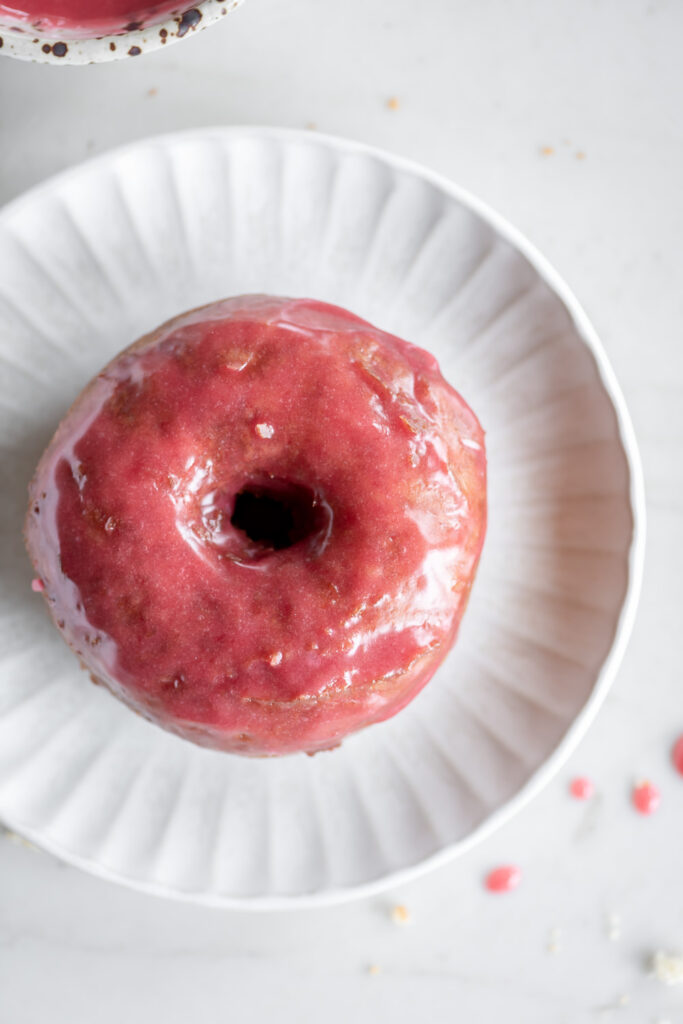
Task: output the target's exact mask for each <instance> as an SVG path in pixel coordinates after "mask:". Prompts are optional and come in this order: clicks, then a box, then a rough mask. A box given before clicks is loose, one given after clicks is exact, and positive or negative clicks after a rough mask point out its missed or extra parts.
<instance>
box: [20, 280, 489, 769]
mask: <svg viewBox="0 0 683 1024" xmlns="http://www.w3.org/2000/svg"><path fill="white" fill-rule="evenodd" d="M485 467H486V461H485V454H484V439H483V432H482V429H481V427H480V425H479V423H478V421H477V419H476V417H475V416H474V414H473V413H472V412H471V410H470V409H469V407H468V406H467V405H466V404H465V402H464V401H463V400H462V399H461V398H460V397H459V396H458V395H457V394H456V393H455V392H454V391H453V389H452V388H450V387H449V385H447V384H446V383H445V381H444V380H443V378H442V377H441V374H440V372H439V369H438V366H437V363H436V361H435V360H434V359H433V357H432V356H430V355H429V354H427V353H426V352H424V351H423V350H421V349H419V348H416V347H415V346H412V345H410V344H408V343H406V342H403V341H400V340H399V339H397V338H394V337H392V336H390V335H387V334H385V333H383V332H381V331H379V330H377V329H376V328H374V327H371V326H370V325H369V324H367V323H365V322H363V321H361V320H359V319H358V318H356V317H355V316H353V315H352V314H350V313H347V312H346V311H344V310H341V309H338V308H336V307H333V306H328V305H325V304H322V303H318V302H313V301H308V300H290V299H274V298H268V297H264V296H246V297H242V298H237V299H231V300H226V301H224V302H220V303H216V304H214V305H212V306H208V307H204V308H203V309H200V310H196V311H193V312H191V313H188V314H185V315H183V316H181V317H178V318H177V319H175V320H174V321H171V322H170V323H168V324H166V325H164V326H162V327H161V328H159V329H158V330H157V331H156V332H154V333H153V334H152V335H150V336H148V337H147V338H144V339H142V340H141V341H140V342H138V343H136V345H134V346H132V347H131V348H130V349H127V350H126V351H124V352H123V353H121V354H120V355H119V356H118V357H117V358H116V359H115V360H114V361H113V362H112V363H110V364H109V366H108V367H107V368H105V370H104V371H102V373H101V374H100V375H99V376H98V377H97V378H95V379H94V381H93V382H91V384H90V385H89V386H88V387H87V388H86V389H85V391H84V392H83V393H82V394H81V396H80V397H79V399H78V400H77V401H76V403H75V405H74V406H73V407H72V409H71V411H70V412H69V414H68V415H67V417H66V418H65V419H64V421H63V422H62V424H61V425H60V427H59V429H58V431H57V433H56V435H55V437H54V439H53V441H52V442H51V444H50V446H49V447H48V449H47V451H46V453H45V454H44V456H43V458H42V460H41V462H40V464H39V467H38V469H37V471H36V475H35V477H34V480H33V482H32V485H31V489H30V498H31V501H30V506H29V512H28V516H27V541H28V546H29V551H30V553H31V555H32V558H33V561H34V564H35V567H36V571H37V573H38V575H39V576H40V578H41V579H42V580H43V582H44V585H45V593H46V597H47V600H48V602H49V604H50V607H51V611H52V614H53V616H54V618H55V621H56V622H57V624H58V625H59V627H60V629H61V630H62V632H63V633H64V635H65V637H66V639H67V640H68V642H69V643H70V644H71V645H72V647H73V648H74V649H75V650H76V652H77V653H78V655H79V656H80V658H81V660H82V662H83V663H84V664H85V665H86V666H87V668H88V669H89V670H90V671H91V673H92V674H93V676H94V677H96V679H98V680H100V681H102V682H104V683H105V684H106V685H108V686H109V687H110V688H111V689H112V690H113V691H114V692H115V693H117V694H118V695H119V696H121V697H122V698H123V699H124V700H126V702H127V703H129V704H130V705H132V706H133V707H135V708H136V709H137V710H139V711H141V712H142V713H143V714H145V715H146V716H147V717H149V718H151V719H153V720H154V721H156V722H158V723H159V724H161V725H163V726H165V727H166V728H169V729H172V730H173V731H175V732H178V733H180V734H181V735H183V736H185V737H187V738H190V739H193V740H195V741H196V742H200V743H204V744H206V745H209V746H215V747H218V748H220V749H224V750H232V751H238V752H242V753H249V754H280V753H287V752H292V751H296V750H306V751H314V750H317V749H321V748H324V747H328V746H332V745H335V744H336V743H338V742H339V741H340V739H341V738H342V737H343V736H344V735H345V734H346V733H348V732H350V731H353V730H355V729H358V728H360V727H362V726H364V725H367V724H369V723H371V722H374V721H379V720H381V719H383V718H387V717H389V716H390V715H392V714H394V713H395V712H396V711H398V710H399V709H400V708H401V707H403V706H404V705H405V704H407V703H408V702H409V701H410V700H411V699H412V697H413V696H415V694H416V693H417V692H418V691H419V690H420V689H421V687H422V686H424V684H425V683H426V682H427V681H428V679H429V678H430V677H431V676H432V674H433V673H434V671H435V669H436V668H437V666H438V664H439V663H440V662H441V660H442V659H443V657H444V656H445V654H446V653H447V651H448V649H449V647H450V645H451V643H452V641H453V639H454V638H455V634H456V631H457V628H458V625H459V622H460V618H461V616H462V613H463V611H464V608H465V604H466V601H467V597H468V594H469V591H470V587H471V584H472V580H473V577H474V572H475V569H476V565H477V562H478V559H479V555H480V552H481V546H482V543H483V539H484V532H485V520H486V502H485V472H486V468H485ZM245 487H251V488H252V489H255V490H258V489H259V488H266V489H268V488H270V489H271V490H272V489H275V491H278V489H282V488H285V489H291V488H294V489H295V490H296V491H297V493H303V494H306V495H310V496H311V504H312V507H313V514H312V517H310V516H309V520H307V532H306V531H304V535H303V536H299V537H298V538H297V539H296V542H295V543H293V544H292V545H291V546H289V547H284V548H281V549H278V550H273V549H271V548H268V547H264V546H263V545H262V544H260V543H257V542H254V541H252V540H250V539H249V538H248V536H247V535H246V534H245V533H244V532H243V531H242V530H241V529H238V528H237V527H235V526H234V525H233V523H232V522H231V518H232V517H233V513H234V508H235V497H236V495H238V494H239V493H240V492H242V491H243V490H244V488H245Z"/></svg>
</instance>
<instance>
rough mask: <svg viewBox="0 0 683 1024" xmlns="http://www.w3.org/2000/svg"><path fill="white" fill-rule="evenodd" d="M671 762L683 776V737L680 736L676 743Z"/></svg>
mask: <svg viewBox="0 0 683 1024" xmlns="http://www.w3.org/2000/svg"><path fill="white" fill-rule="evenodd" d="M671 760H672V761H673V763H674V768H675V769H676V771H677V772H678V773H679V775H683V736H679V737H678V739H677V740H676V742H675V743H674V748H673V750H672V751H671Z"/></svg>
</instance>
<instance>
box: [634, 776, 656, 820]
mask: <svg viewBox="0 0 683 1024" xmlns="http://www.w3.org/2000/svg"><path fill="white" fill-rule="evenodd" d="M631 799H632V800H633V806H634V807H635V809H636V810H637V811H638V812H639V813H640V814H654V812H655V811H656V810H657V808H658V807H659V801H660V800H661V794H660V792H659V790H658V789H657V787H656V786H654V785H653V784H652V783H651V782H639V783H638V784H637V785H636V786H634V787H633V793H632V794H631Z"/></svg>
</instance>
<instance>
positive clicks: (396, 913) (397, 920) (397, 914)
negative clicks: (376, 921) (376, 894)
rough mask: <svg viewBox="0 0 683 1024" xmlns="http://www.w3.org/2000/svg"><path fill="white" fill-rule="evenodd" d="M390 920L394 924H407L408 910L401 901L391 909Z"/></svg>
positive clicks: (408, 918)
mask: <svg viewBox="0 0 683 1024" xmlns="http://www.w3.org/2000/svg"><path fill="white" fill-rule="evenodd" d="M391 920H392V921H393V922H394V924H408V922H409V921H410V911H409V910H408V908H407V907H405V906H404V905H403V904H402V903H398V904H397V905H396V906H395V907H394V908H393V910H392V911H391Z"/></svg>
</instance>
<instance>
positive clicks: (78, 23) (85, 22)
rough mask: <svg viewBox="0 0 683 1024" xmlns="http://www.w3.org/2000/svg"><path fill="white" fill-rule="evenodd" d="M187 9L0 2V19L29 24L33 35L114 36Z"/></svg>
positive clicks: (164, 4)
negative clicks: (58, 33) (40, 33)
mask: <svg viewBox="0 0 683 1024" xmlns="http://www.w3.org/2000/svg"><path fill="white" fill-rule="evenodd" d="M190 6H191V4H190V3H185V4H183V3H182V0H147V2H145V0H137V2H136V0H9V2H5V3H2V2H0V18H3V17H4V18H6V19H8V20H10V21H11V22H12V23H14V22H19V23H21V24H28V25H30V26H31V28H33V29H34V30H35V31H36V32H48V33H50V32H52V33H55V32H64V33H65V34H68V35H70V36H73V37H79V36H85V35H96V34H97V35H114V34H116V33H117V32H123V31H126V30H129V29H134V28H142V27H143V25H148V24H149V23H150V22H158V21H160V20H161V19H162V18H163V17H166V16H167V15H170V14H172V13H178V12H179V11H184V10H187V8H188V7H190Z"/></svg>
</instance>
